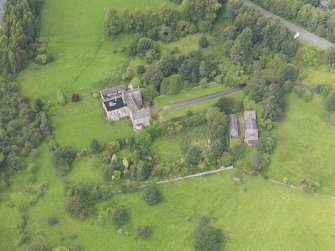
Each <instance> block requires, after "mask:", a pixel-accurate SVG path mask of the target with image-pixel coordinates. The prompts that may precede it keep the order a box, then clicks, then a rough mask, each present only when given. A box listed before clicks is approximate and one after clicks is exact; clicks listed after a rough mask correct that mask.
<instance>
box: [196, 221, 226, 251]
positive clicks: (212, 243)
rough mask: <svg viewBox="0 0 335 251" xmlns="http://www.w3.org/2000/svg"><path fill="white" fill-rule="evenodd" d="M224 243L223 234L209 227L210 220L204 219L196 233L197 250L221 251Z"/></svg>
mask: <svg viewBox="0 0 335 251" xmlns="http://www.w3.org/2000/svg"><path fill="white" fill-rule="evenodd" d="M222 243H223V232H222V230H220V229H215V228H213V227H211V226H209V219H208V218H207V217H202V218H200V220H199V223H198V227H197V230H196V232H195V249H196V250H197V251H204V250H208V251H216V250H220V249H221V246H222Z"/></svg>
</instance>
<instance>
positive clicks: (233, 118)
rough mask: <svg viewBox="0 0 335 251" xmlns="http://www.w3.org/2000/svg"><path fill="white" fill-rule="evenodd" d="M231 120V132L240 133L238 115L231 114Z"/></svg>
mask: <svg viewBox="0 0 335 251" xmlns="http://www.w3.org/2000/svg"><path fill="white" fill-rule="evenodd" d="M229 119H230V132H231V133H232V132H233V131H236V132H237V133H238V124H237V116H236V114H229Z"/></svg>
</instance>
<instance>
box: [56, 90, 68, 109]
mask: <svg viewBox="0 0 335 251" xmlns="http://www.w3.org/2000/svg"><path fill="white" fill-rule="evenodd" d="M57 101H58V103H59V104H60V105H62V106H65V105H66V97H65V94H64V92H63V91H62V90H60V89H58V90H57Z"/></svg>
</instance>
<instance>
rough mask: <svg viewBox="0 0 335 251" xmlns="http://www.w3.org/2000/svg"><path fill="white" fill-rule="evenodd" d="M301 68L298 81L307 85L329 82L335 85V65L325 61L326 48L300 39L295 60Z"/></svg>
mask: <svg viewBox="0 0 335 251" xmlns="http://www.w3.org/2000/svg"><path fill="white" fill-rule="evenodd" d="M293 63H294V64H295V65H296V66H297V67H298V68H299V79H298V82H300V83H304V84H307V85H313V84H327V85H331V86H333V87H335V67H334V66H329V65H327V64H326V62H325V58H324V50H321V49H318V48H316V47H314V46H312V45H310V44H308V43H307V42H304V41H302V40H300V46H299V50H298V53H297V56H296V58H295V59H294V62H293Z"/></svg>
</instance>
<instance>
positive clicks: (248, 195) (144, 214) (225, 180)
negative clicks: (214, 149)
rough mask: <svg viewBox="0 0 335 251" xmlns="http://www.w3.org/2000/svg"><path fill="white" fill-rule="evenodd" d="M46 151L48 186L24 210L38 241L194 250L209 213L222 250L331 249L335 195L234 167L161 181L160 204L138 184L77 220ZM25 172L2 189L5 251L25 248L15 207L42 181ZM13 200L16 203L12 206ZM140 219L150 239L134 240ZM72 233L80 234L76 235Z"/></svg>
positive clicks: (42, 172) (42, 176)
mask: <svg viewBox="0 0 335 251" xmlns="http://www.w3.org/2000/svg"><path fill="white" fill-rule="evenodd" d="M45 150H46V149H43V148H42V150H41V151H42V153H43V156H44V157H42V158H40V159H39V161H38V164H39V165H40V169H39V171H38V172H37V183H36V184H39V183H40V182H48V184H49V190H48V191H47V192H46V194H45V195H44V196H43V197H42V198H41V199H40V200H39V202H38V203H37V204H36V205H35V206H32V207H30V209H29V210H28V211H27V215H28V225H27V230H28V232H29V233H30V234H31V235H32V238H33V239H34V240H40V241H43V242H46V243H48V244H49V245H51V246H57V245H64V246H67V247H71V246H74V245H79V244H80V245H82V246H83V247H85V250H90V251H95V250H97V251H100V250H125V251H128V250H157V248H159V249H160V250H194V249H193V233H194V230H195V228H196V224H197V219H198V218H199V217H200V216H209V217H211V224H212V225H213V226H215V227H218V228H221V229H223V231H224V234H225V245H224V250H304V251H305V250H332V247H334V245H335V242H334V240H335V239H334V232H333V229H334V227H335V216H334V214H333V213H332V212H334V210H335V201H334V200H331V199H327V198H322V197H315V196H311V195H309V194H305V193H300V192H298V191H294V190H291V189H289V188H286V187H281V186H278V185H274V184H271V183H269V182H267V181H265V180H263V179H261V178H244V180H243V182H242V183H241V184H240V185H236V184H235V183H234V182H233V180H232V174H233V172H231V171H229V172H226V173H221V174H216V175H211V176H207V177H198V178H193V179H189V180H184V181H179V182H174V183H170V184H165V185H160V186H159V188H160V190H161V192H162V194H163V200H162V202H161V203H160V204H158V205H156V206H147V205H146V204H145V203H144V202H143V201H142V198H141V197H142V191H141V190H140V191H138V192H135V193H131V194H124V195H116V196H114V197H112V198H111V199H110V200H108V201H105V202H102V203H100V204H98V205H97V206H96V207H95V208H96V210H95V212H94V216H92V217H90V218H88V219H85V220H79V219H72V218H70V217H69V215H68V213H67V212H66V211H65V210H64V203H65V196H64V192H63V184H62V178H60V177H57V176H55V175H54V171H53V169H52V168H51V166H50V165H49V164H48V163H49V159H48V157H49V156H48V153H47V151H45ZM77 175H79V176H80V173H78V172H77ZM26 178H27V175H26V173H25V172H21V173H20V174H18V175H17V176H15V178H14V180H13V181H12V182H13V186H12V187H11V188H10V191H8V192H6V193H0V196H1V197H0V198H1V203H0V212H1V215H2V220H1V223H2V224H1V225H0V243H1V248H2V249H3V250H26V247H21V248H15V241H16V239H17V233H16V231H15V225H16V221H17V218H18V216H19V215H20V214H19V212H18V210H17V207H18V205H19V204H20V203H24V202H25V201H26V200H27V199H28V198H29V196H30V193H29V189H28V188H30V187H36V186H37V185H25V180H26ZM72 179H73V178H72V177H71V178H70V180H72ZM14 182H15V185H14ZM9 200H10V201H11V202H12V203H13V205H12V206H13V207H9V206H8V201H9ZM116 205H122V206H125V207H126V208H127V209H128V210H129V213H130V220H129V221H128V223H127V224H126V225H125V226H124V227H123V233H118V232H117V230H116V229H115V228H114V226H112V225H111V223H110V221H109V220H108V217H107V211H108V209H109V208H113V207H115V206H116ZM306 205H308V206H306ZM306 208H308V210H306ZM99 214H100V215H102V216H103V217H104V218H105V220H106V222H105V224H103V225H100V224H99V223H98V222H97V220H96V216H97V215H99ZM50 215H55V216H57V217H58V218H59V223H58V224H56V225H55V226H48V225H47V218H48V217H49V216H50ZM140 224H148V225H150V226H151V228H152V230H153V235H152V237H151V238H150V239H149V240H147V241H140V240H136V238H135V232H136V227H137V226H138V225H140ZM71 235H72V236H73V235H77V236H78V237H77V238H75V239H73V237H71Z"/></svg>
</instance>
